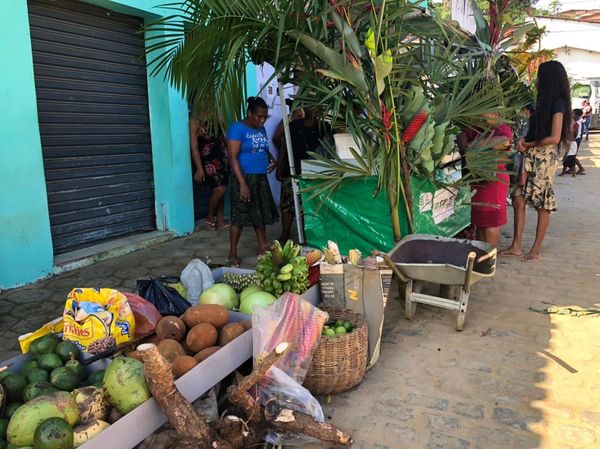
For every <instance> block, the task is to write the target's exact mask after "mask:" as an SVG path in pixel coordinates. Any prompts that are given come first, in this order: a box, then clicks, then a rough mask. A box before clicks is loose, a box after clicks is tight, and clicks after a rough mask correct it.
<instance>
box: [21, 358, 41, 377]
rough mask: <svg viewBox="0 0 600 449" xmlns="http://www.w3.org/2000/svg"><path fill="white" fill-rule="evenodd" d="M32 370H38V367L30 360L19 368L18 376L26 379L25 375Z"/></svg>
mask: <svg viewBox="0 0 600 449" xmlns="http://www.w3.org/2000/svg"><path fill="white" fill-rule="evenodd" d="M34 368H39V366H38V364H37V362H36V361H35V360H30V361H29V362H27V363H26V364H25V365H23V366H22V367H21V370H20V371H19V374H22V375H23V376H25V377H27V373H28V372H29V371H30V370H32V369H34Z"/></svg>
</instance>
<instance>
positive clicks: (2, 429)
mask: <svg viewBox="0 0 600 449" xmlns="http://www.w3.org/2000/svg"><path fill="white" fill-rule="evenodd" d="M7 427H8V419H0V440H4V439H6V428H7Z"/></svg>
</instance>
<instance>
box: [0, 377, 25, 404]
mask: <svg viewBox="0 0 600 449" xmlns="http://www.w3.org/2000/svg"><path fill="white" fill-rule="evenodd" d="M26 385H27V379H26V378H25V376H22V375H21V374H17V373H10V374H9V375H8V376H6V377H5V378H4V379H2V386H3V387H4V393H5V394H6V399H7V400H8V401H9V402H11V401H12V402H14V401H20V400H21V399H22V398H23V390H24V389H25V386H26Z"/></svg>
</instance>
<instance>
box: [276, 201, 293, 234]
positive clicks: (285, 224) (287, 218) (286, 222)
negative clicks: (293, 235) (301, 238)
mask: <svg viewBox="0 0 600 449" xmlns="http://www.w3.org/2000/svg"><path fill="white" fill-rule="evenodd" d="M292 223H294V211H293V209H292V208H288V209H286V210H282V211H281V235H280V236H279V241H280V242H287V240H288V239H289V238H290V230H291V229H292Z"/></svg>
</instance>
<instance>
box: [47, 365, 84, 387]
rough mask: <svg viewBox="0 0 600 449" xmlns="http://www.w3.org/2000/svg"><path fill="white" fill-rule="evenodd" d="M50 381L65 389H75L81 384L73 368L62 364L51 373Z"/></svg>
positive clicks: (55, 385)
mask: <svg viewBox="0 0 600 449" xmlns="http://www.w3.org/2000/svg"><path fill="white" fill-rule="evenodd" d="M50 383H51V384H52V385H53V386H54V387H56V388H58V389H59V390H63V391H73V390H74V389H75V388H77V386H78V385H79V377H78V376H77V374H75V373H74V372H73V370H71V369H69V368H67V367H65V366H61V367H59V368H56V369H54V370H52V372H51V373H50Z"/></svg>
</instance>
